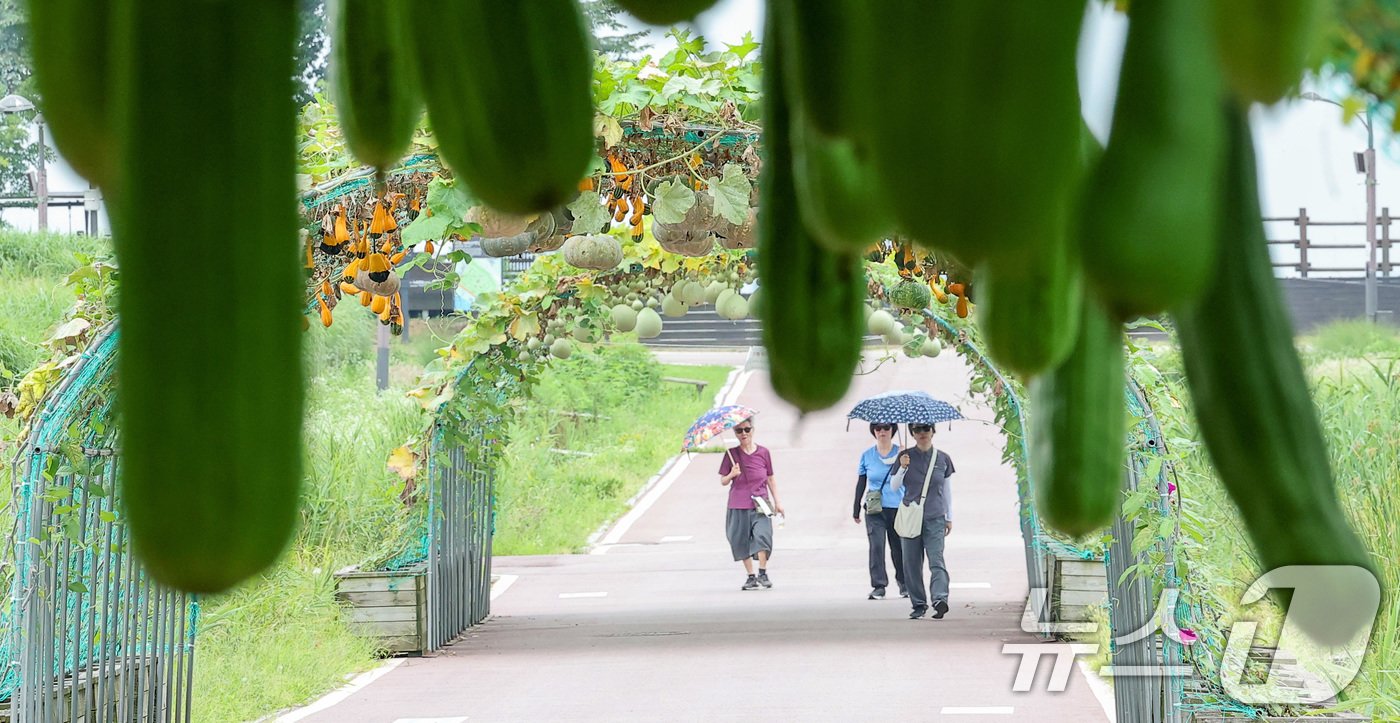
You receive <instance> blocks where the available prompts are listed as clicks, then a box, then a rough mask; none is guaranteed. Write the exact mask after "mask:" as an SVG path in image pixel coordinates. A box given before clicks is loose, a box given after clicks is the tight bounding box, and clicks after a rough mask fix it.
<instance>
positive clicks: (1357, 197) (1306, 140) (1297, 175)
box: [4, 0, 1400, 266]
mask: <svg viewBox="0 0 1400 723" xmlns="http://www.w3.org/2000/svg"><path fill="white" fill-rule="evenodd" d="M1091 6H1092V7H1091V10H1090V18H1089V22H1088V23H1087V25H1086V28H1085V33H1084V40H1083V42H1082V43H1081V47H1080V58H1079V60H1080V90H1081V94H1082V96H1083V103H1084V114H1085V118H1086V119H1087V120H1088V122H1089V125H1090V127H1091V128H1093V129H1094V131H1095V133H1096V134H1098V135H1099V136H1100V137H1101V138H1102V137H1104V136H1105V135H1106V134H1107V130H1108V127H1109V125H1110V118H1111V116H1112V103H1113V94H1114V86H1115V83H1116V81H1117V65H1118V58H1119V56H1120V55H1121V53H1122V45H1123V37H1124V33H1125V31H1126V28H1127V21H1126V19H1125V18H1124V17H1123V16H1121V15H1118V14H1116V13H1114V12H1112V11H1111V10H1107V9H1105V7H1104V5H1103V4H1102V3H1092V4H1091ZM695 26H696V28H697V29H698V30H699V31H700V32H701V33H702V34H704V35H705V37H706V38H707V39H708V40H709V41H710V42H711V43H714V44H716V47H722V46H719V45H718V43H721V42H729V43H737V42H739V41H740V39H742V38H743V36H744V34H745V33H747V32H753V33H754V35H755V37H762V30H763V2H762V0H720V2H719V3H718V4H717V5H716V6H715V7H714V8H713V9H711V10H710V11H708V12H706V13H703V14H702V15H701V16H700V17H699V18H697V20H696V22H695ZM651 37H652V40H653V43H654V47H655V48H656V49H662V48H665V47H666V46H667V42H666V40H665V38H664V33H663V31H661V30H656V31H654V32H653V33H652V36H651ZM1315 90H1317V91H1318V92H1319V93H1320V94H1322V95H1324V96H1330V97H1333V98H1335V99H1338V100H1340V95H1339V94H1338V93H1337V92H1335V89H1331V92H1329V89H1321V88H1319V89H1315ZM1253 122H1254V134H1255V141H1256V145H1257V147H1258V155H1259V163H1260V183H1261V186H1262V194H1263V199H1262V205H1263V209H1264V215H1265V216H1293V215H1296V214H1297V212H1298V209H1299V208H1303V207H1306V208H1307V209H1308V214H1309V216H1310V217H1312V218H1313V219H1315V220H1323V221H1356V222H1360V221H1363V220H1364V219H1365V212H1366V203H1365V198H1366V197H1365V184H1364V182H1363V181H1364V177H1363V176H1361V175H1359V174H1357V173H1356V171H1355V170H1354V168H1353V166H1352V156H1351V154H1352V152H1353V151H1358V150H1362V149H1364V148H1365V146H1366V132H1365V129H1364V128H1363V127H1362V126H1361V124H1360V123H1359V122H1352V123H1351V124H1350V125H1344V124H1343V123H1342V117H1341V110H1340V109H1338V108H1337V107H1335V106H1331V105H1327V104H1325V103H1319V102H1315V101H1303V100H1298V101H1283V102H1281V103H1280V104H1278V105H1277V106H1275V107H1273V108H1262V107H1261V108H1256V109H1255V111H1254V113H1253ZM1381 125H1384V123H1382V124H1381ZM1378 130H1379V131H1380V136H1379V138H1385V139H1388V138H1389V136H1390V132H1389V130H1388V129H1383V128H1378ZM1378 142H1379V140H1378ZM1378 156H1379V162H1378V163H1377V180H1378V186H1377V199H1378V200H1377V206H1378V207H1384V206H1386V205H1390V206H1391V207H1392V208H1394V209H1395V210H1396V212H1397V214H1400V163H1397V162H1396V161H1395V160H1394V158H1392V156H1391V154H1389V153H1386V152H1385V151H1380V152H1378ZM84 187H86V184H85V183H83V182H82V181H81V179H79V178H78V177H77V176H76V175H75V174H73V173H72V172H71V170H68V169H67V168H66V167H63V166H62V165H61V164H60V167H59V168H56V169H53V171H52V172H51V180H50V188H52V189H54V190H79V189H81V188H84ZM4 218H5V220H7V221H9V222H10V223H11V224H14V225H16V226H19V227H21V228H24V227H30V226H32V224H33V212H32V211H29V210H8V211H6V212H5V215H4ZM68 218H69V215H68V213H67V212H66V211H64V210H61V209H53V210H52V211H51V212H50V219H51V225H52V226H53V228H55V230H60V231H63V230H67V229H68ZM72 218H73V220H74V222H75V224H76V228H81V227H82V214H81V213H80V212H78V211H75V212H74V213H73V214H72ZM1268 230H1269V237H1270V238H1277V239H1283V238H1296V237H1297V230H1296V228H1294V227H1293V226H1292V225H1291V224H1287V223H1281V224H1270V225H1269V227H1268ZM1310 236H1312V237H1313V238H1316V239H1322V240H1331V241H1338V242H1356V243H1360V242H1362V241H1364V239H1365V231H1364V229H1363V228H1362V227H1359V226H1358V227H1351V228H1347V227H1343V228H1335V229H1326V228H1323V229H1314V230H1312V231H1310ZM1275 252H1276V255H1277V257H1278V258H1279V259H1280V260H1293V258H1294V256H1293V255H1291V254H1290V255H1288V256H1284V254H1288V253H1289V252H1288V251H1287V250H1285V249H1281V248H1277V247H1276V248H1275ZM1314 253H1315V257H1314V259H1313V263H1315V264H1318V265H1333V266H1351V265H1359V264H1360V263H1362V261H1363V256H1362V253H1363V252H1362V251H1360V250H1356V251H1336V252H1330V253H1331V254H1332V255H1331V256H1330V257H1329V256H1328V255H1327V254H1328V253H1329V252H1324V251H1318V252H1314Z"/></svg>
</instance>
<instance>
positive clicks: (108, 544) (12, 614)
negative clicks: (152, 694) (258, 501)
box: [0, 326, 199, 719]
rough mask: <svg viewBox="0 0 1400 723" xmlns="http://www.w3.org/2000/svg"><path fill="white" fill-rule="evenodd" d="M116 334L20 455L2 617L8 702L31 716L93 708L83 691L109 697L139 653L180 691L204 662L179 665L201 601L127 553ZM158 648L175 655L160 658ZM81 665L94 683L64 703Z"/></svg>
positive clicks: (38, 424)
mask: <svg viewBox="0 0 1400 723" xmlns="http://www.w3.org/2000/svg"><path fill="white" fill-rule="evenodd" d="M116 343H117V332H116V329H115V326H112V327H108V329H107V330H105V332H104V333H103V334H101V335H99V336H98V337H97V339H96V340H94V341H93V343H92V344H91V345H90V346H89V348H88V349H87V350H85V351H84V352H83V353H82V354H81V355H79V357H78V360H77V361H76V363H74V364H73V365H72V366H70V367H69V371H68V372H67V373H66V374H65V376H64V378H63V379H62V380H61V381H60V383H59V385H58V386H57V387H56V388H55V389H54V390H53V391H52V392H51V393H50V394H49V396H48V397H47V398H46V399H45V401H44V404H43V406H42V407H41V408H40V410H39V411H38V412H36V414H35V416H34V418H33V420H32V422H31V432H30V434H29V436H28V437H27V440H26V444H25V446H24V447H23V449H22V451H21V454H20V456H19V457H18V458H17V459H16V461H15V465H14V472H15V477H14V479H15V485H14V490H13V492H14V501H15V505H16V516H15V520H14V525H13V529H12V530H11V534H10V542H11V547H12V549H13V550H14V554H15V560H14V562H15V565H14V570H15V572H14V577H13V578H12V580H11V584H10V601H11V607H10V608H9V609H7V610H6V611H5V613H4V617H3V619H0V629H3V630H4V631H5V634H4V636H3V638H0V665H3V666H4V667H3V670H0V700H14V701H17V705H18V706H20V707H19V708H18V709H17V710H16V712H15V714H16V715H17V716H18V717H19V718H20V719H25V718H26V716H28V717H35V716H37V717H38V718H43V719H48V717H52V716H53V715H56V714H62V713H63V711H62V710H61V708H63V707H65V706H66V707H68V708H69V711H68V714H69V715H79V714H81V710H80V709H78V706H77V701H79V700H81V701H83V702H84V704H85V705H87V704H91V705H94V706H95V705H97V704H98V702H99V701H97V700H96V698H97V697H98V695H99V690H100V689H101V686H102V685H103V683H102V682H101V681H103V680H107V681H110V680H112V679H114V678H115V677H116V676H117V675H118V673H117V672H114V671H121V670H130V669H132V667H133V665H132V663H133V661H135V666H136V667H141V668H149V669H151V670H152V671H154V670H155V669H156V668H161V669H160V671H159V674H160V675H163V676H164V677H163V678H162V680H163V681H164V685H166V686H168V687H169V689H170V692H171V693H174V692H175V691H174V687H175V686H178V685H180V681H187V680H188V679H189V675H190V673H191V671H192V659H190V662H189V665H182V666H181V668H180V669H179V670H178V671H177V670H176V669H175V668H174V666H173V665H172V663H173V661H174V660H175V659H177V658H178V659H179V660H180V661H181V663H182V664H183V663H184V662H185V661H186V656H187V654H189V653H190V652H191V646H192V641H193V638H194V634H195V629H196V627H197V625H198V617H199V606H198V604H197V603H195V602H194V601H192V600H190V599H189V597H188V596H185V595H183V594H179V593H175V592H173V591H168V590H164V589H161V588H158V587H156V586H153V585H151V584H150V583H149V581H147V580H145V578H144V575H142V573H141V571H140V568H139V566H136V565H134V564H132V563H131V562H130V561H129V556H128V555H127V554H126V546H125V544H124V540H125V534H124V526H122V524H121V522H120V521H119V519H118V515H119V502H118V497H119V488H120V479H119V473H118V470H117V465H116V450H115V448H114V443H115V441H116V436H117V425H116V424H115V422H114V421H113V419H112V416H113V415H112V397H113V394H112V392H113V385H114V367H115V355H116ZM75 457H77V458H78V459H79V460H81V461H78V462H74V461H73V460H74V458H75ZM135 621H139V622H140V623H141V624H142V625H144V626H146V627H144V628H141V629H139V630H138V629H137V627H136V622H135ZM118 631H124V632H123V634H118ZM172 653H173V654H172ZM157 657H159V658H160V659H161V660H163V661H164V662H162V663H159V664H157V663H153V662H152V661H154V660H156V659H157ZM162 666H167V667H162ZM79 673H81V674H83V676H85V679H86V680H87V681H88V682H86V683H85V684H84V685H85V686H86V688H85V689H84V688H75V691H76V692H75V693H73V694H71V695H69V696H68V697H69V699H70V700H69V701H68V702H67V703H63V702H62V698H63V695H62V694H61V693H60V692H57V691H55V689H54V685H53V682H52V681H54V680H64V679H67V680H68V681H70V682H69V683H66V684H65V685H74V686H76V685H77V684H76V683H74V682H72V681H76V680H78V677H79ZM155 674H156V673H154V672H153V673H152V675H155ZM109 685H110V683H109ZM182 700H183V703H184V705H188V699H187V696H186V697H185V698H179V697H176V698H175V701H176V702H175V706H174V709H178V708H179V707H180V702H181V701H182ZM54 706H57V707H58V708H59V710H55V709H54ZM167 709H170V708H169V706H168V705H167Z"/></svg>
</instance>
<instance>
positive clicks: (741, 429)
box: [734, 427, 753, 434]
mask: <svg viewBox="0 0 1400 723" xmlns="http://www.w3.org/2000/svg"><path fill="white" fill-rule="evenodd" d="M752 431H753V427H735V428H734V433H735V434H748V433H749V432H752Z"/></svg>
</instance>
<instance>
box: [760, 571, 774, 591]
mask: <svg viewBox="0 0 1400 723" xmlns="http://www.w3.org/2000/svg"><path fill="white" fill-rule="evenodd" d="M758 584H759V585H761V586H762V587H763V589H765V590H767V589H768V588H771V587H773V583H771V582H769V581H768V573H766V572H760V573H758Z"/></svg>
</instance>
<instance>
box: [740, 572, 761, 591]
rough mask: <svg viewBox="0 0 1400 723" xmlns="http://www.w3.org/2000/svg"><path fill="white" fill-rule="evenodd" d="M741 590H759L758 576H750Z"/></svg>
mask: <svg viewBox="0 0 1400 723" xmlns="http://www.w3.org/2000/svg"><path fill="white" fill-rule="evenodd" d="M739 589H740V590H757V589H758V576H757V575H749V579H747V580H745V581H744V586H743V587H741V588H739Z"/></svg>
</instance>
